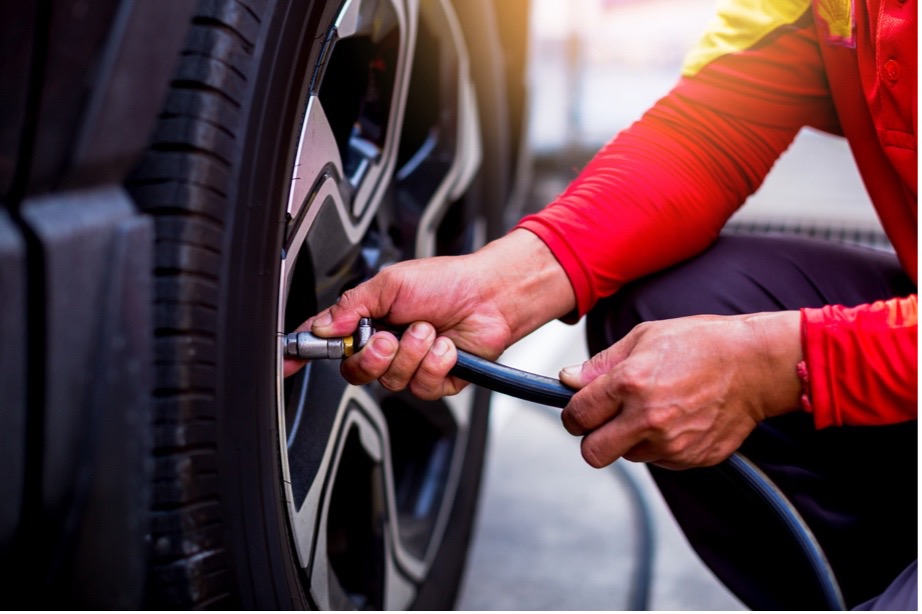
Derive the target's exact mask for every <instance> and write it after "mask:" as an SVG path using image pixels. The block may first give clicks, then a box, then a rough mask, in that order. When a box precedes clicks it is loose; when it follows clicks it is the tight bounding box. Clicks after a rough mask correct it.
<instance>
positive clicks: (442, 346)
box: [410, 337, 463, 401]
mask: <svg viewBox="0 0 922 614" xmlns="http://www.w3.org/2000/svg"><path fill="white" fill-rule="evenodd" d="M457 360H458V351H457V350H456V349H455V344H454V343H452V342H451V340H450V339H448V338H447V337H439V338H437V339H436V340H435V342H434V343H433V344H432V347H431V348H429V352H428V353H427V354H426V357H425V358H423V362H422V364H420V365H419V369H417V370H416V377H415V378H413V380H412V381H411V382H410V392H412V393H413V394H414V395H416V396H417V397H419V398H421V399H425V400H428V401H434V400H435V399H440V398H442V397H444V396H449V395H452V394H456V393H457V392H458V391H459V390H460V389H461V388H463V385H459V383H458V382H457V381H456V380H455V379H454V378H449V377H448V372H449V371H451V368H452V367H453V366H454V365H455V362H456V361H457Z"/></svg>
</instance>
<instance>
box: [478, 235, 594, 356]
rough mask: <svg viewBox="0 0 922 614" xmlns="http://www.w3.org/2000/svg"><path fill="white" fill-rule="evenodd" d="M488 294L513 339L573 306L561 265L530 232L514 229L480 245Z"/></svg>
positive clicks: (571, 292)
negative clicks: (504, 320) (485, 270)
mask: <svg viewBox="0 0 922 614" xmlns="http://www.w3.org/2000/svg"><path fill="white" fill-rule="evenodd" d="M475 256H476V257H479V258H483V259H484V262H485V263H486V266H487V271H488V273H487V274H488V275H490V276H491V277H492V280H491V283H490V284H489V286H490V287H491V288H492V296H491V297H490V298H491V299H492V301H493V302H494V304H495V305H496V306H497V309H498V310H499V311H500V312H501V313H502V314H503V315H504V317H505V318H506V321H507V322H508V324H509V328H510V331H511V333H512V337H513V342H514V341H518V340H519V339H521V338H522V337H524V336H525V335H527V334H529V333H531V332H533V331H534V330H536V329H538V328H539V327H541V326H543V325H544V324H546V323H547V322H550V321H551V320H554V319H556V318H560V317H562V316H564V315H566V314H567V313H569V312H571V311H573V310H574V309H575V308H576V295H575V294H574V292H573V286H572V285H571V284H570V280H569V278H568V277H567V274H566V272H565V271H564V269H563V267H562V266H561V265H560V263H559V262H558V261H557V259H556V258H555V257H554V254H553V252H551V250H550V248H548V246H547V245H546V244H545V243H544V241H542V240H541V239H539V238H538V236H537V235H535V234H534V233H532V232H530V231H528V230H524V229H516V230H513V231H512V232H510V233H509V234H507V235H505V236H504V237H502V238H500V239H497V240H495V241H493V242H491V243H489V244H488V245H486V246H484V247H483V248H482V249H481V250H479V251H478V252H477V253H476V254H475Z"/></svg>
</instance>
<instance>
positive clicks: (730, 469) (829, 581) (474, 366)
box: [451, 350, 846, 610]
mask: <svg viewBox="0 0 922 614" xmlns="http://www.w3.org/2000/svg"><path fill="white" fill-rule="evenodd" d="M451 374H452V375H454V376H456V377H459V378H461V379H463V380H465V381H468V382H471V383H472V384H477V385H478V386H482V387H484V388H488V389H490V390H493V391H494V392H500V393H502V394H507V395H509V396H513V397H516V398H518V399H523V400H525V401H531V402H533V403H540V404H542V405H550V406H552V407H559V408H562V407H566V405H567V403H569V402H570V398H571V397H572V396H573V395H574V394H575V393H576V390H574V389H572V388H570V387H568V386H565V385H564V384H563V383H561V381H560V380H558V379H555V378H552V377H545V376H543V375H536V374H534V373H528V372H527V371H521V370H519V369H513V368H512V367H509V366H506V365H501V364H499V363H495V362H491V361H489V360H485V359H483V358H480V357H478V356H474V355H473V354H470V353H468V352H465V351H463V350H458V361H457V363H456V364H455V366H454V367H453V368H452V370H451ZM717 468H718V469H719V470H721V471H723V472H725V473H727V474H730V475H731V476H733V477H736V478H738V479H739V480H740V481H741V482H742V483H743V484H745V485H747V486H749V487H750V488H751V489H752V490H753V491H754V492H756V494H758V496H759V497H760V498H761V499H762V500H763V501H765V503H766V504H768V505H769V507H771V509H772V510H773V511H774V512H775V514H776V515H777V516H778V518H779V519H780V520H781V521H782V522H783V523H784V525H785V526H786V527H788V529H789V530H790V532H791V535H792V536H793V537H794V539H795V541H796V542H797V544H798V545H799V546H800V549H801V551H802V553H803V555H804V558H806V559H807V563H808V564H809V565H810V568H811V569H812V570H813V574H814V576H815V578H816V582H817V584H818V585H819V587H820V589H821V591H822V593H823V596H824V597H825V599H826V605H827V607H828V608H829V609H831V610H845V609H846V608H845V601H844V599H843V598H842V591H841V590H840V588H839V583H838V581H837V580H836V576H835V572H834V571H833V570H832V567H831V566H830V565H829V561H828V560H827V559H826V555H825V554H824V553H823V549H822V547H821V546H820V544H819V542H817V540H816V537H815V536H814V535H813V531H811V530H810V528H809V527H808V526H807V524H806V522H805V521H804V519H803V518H802V517H801V515H800V514H799V513H798V512H797V510H796V509H795V508H794V506H793V504H791V502H790V501H789V500H788V499H787V497H785V496H784V494H783V493H782V492H781V489H779V488H778V487H777V486H776V485H775V483H774V482H772V481H771V479H770V478H769V477H768V476H767V475H765V474H764V473H762V471H760V470H759V469H758V467H756V465H755V464H754V463H752V461H750V460H749V459H747V458H745V457H744V456H743V455H742V454H739V453H738V452H736V453H733V454H731V455H730V456H729V457H728V458H727V460H725V461H723V462H722V463H720V464H719V465H717Z"/></svg>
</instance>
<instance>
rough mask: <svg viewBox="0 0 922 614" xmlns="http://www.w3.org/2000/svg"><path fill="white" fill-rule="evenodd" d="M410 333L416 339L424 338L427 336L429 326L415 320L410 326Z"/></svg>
mask: <svg viewBox="0 0 922 614" xmlns="http://www.w3.org/2000/svg"><path fill="white" fill-rule="evenodd" d="M410 334H411V335H413V336H414V337H416V338H417V339H425V338H426V337H428V336H429V327H428V326H426V325H425V324H423V323H422V322H417V323H416V324H414V325H413V326H411V327H410Z"/></svg>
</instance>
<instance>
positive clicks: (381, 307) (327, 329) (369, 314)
mask: <svg viewBox="0 0 922 614" xmlns="http://www.w3.org/2000/svg"><path fill="white" fill-rule="evenodd" d="M390 278H391V275H390V274H389V273H388V272H387V270H386V269H385V270H384V271H381V272H380V273H378V274H377V275H375V276H374V277H372V278H371V279H369V280H368V281H366V282H364V283H361V284H359V285H358V286H356V287H354V288H351V289H350V290H346V291H345V292H344V293H343V294H342V296H340V297H339V300H337V301H336V303H335V304H334V305H333V306H331V307H330V308H329V309H325V310H324V311H322V312H320V313H319V314H318V315H317V317H316V318H315V320H314V322H313V329H312V330H313V332H314V333H315V334H316V335H318V336H320V337H336V336H344V335H349V334H351V333H352V332H353V331H355V329H356V327H357V326H358V323H359V320H360V319H361V318H383V317H384V316H386V315H387V314H388V311H389V310H390V308H391V305H392V304H393V302H394V296H396V286H397V284H396V282H394V283H392V282H391V281H389V280H390Z"/></svg>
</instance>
